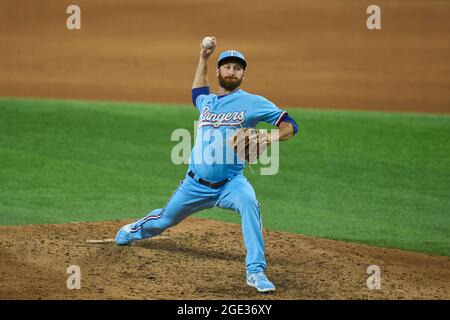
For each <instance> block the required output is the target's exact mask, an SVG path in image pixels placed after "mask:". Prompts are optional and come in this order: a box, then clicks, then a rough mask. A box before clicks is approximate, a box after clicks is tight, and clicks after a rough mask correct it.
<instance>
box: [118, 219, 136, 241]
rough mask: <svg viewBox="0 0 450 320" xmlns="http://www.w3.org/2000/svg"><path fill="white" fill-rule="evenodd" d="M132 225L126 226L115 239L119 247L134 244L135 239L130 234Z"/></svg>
mask: <svg viewBox="0 0 450 320" xmlns="http://www.w3.org/2000/svg"><path fill="white" fill-rule="evenodd" d="M131 225H132V223H130V224H126V225H124V226H123V227H122V228H120V230H119V231H118V232H117V234H116V239H115V240H116V244H117V245H119V246H128V245H131V244H133V241H134V239H133V238H132V237H131V233H130V230H131Z"/></svg>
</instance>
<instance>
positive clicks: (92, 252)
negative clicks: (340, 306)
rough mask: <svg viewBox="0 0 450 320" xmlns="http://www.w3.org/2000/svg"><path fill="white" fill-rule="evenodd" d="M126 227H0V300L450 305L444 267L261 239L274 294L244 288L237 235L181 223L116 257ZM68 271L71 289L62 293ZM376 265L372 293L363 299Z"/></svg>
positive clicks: (290, 239)
mask: <svg viewBox="0 0 450 320" xmlns="http://www.w3.org/2000/svg"><path fill="white" fill-rule="evenodd" d="M127 222H128V223H129V222H130V221H122V222H119V221H110V222H84V223H69V224H60V225H24V226H18V227H12V226H2V227H0V255H1V257H2V258H1V259H0V272H1V273H0V281H1V283H2V285H1V287H0V299H450V259H449V258H448V257H438V256H430V255H425V254H420V253H413V252H405V251H400V250H393V249H380V248H376V247H369V246H365V245H357V244H351V243H346V242H340V241H331V240H324V239H317V238H311V237H305V236H302V235H295V234H287V233H282V232H272V231H265V232H264V236H265V241H266V252H267V262H268V270H267V274H268V276H269V277H270V278H271V279H272V280H273V281H274V282H275V284H276V286H277V291H276V292H275V293H274V294H259V293H257V292H256V290H255V289H253V288H250V287H247V285H246V283H245V263H244V261H245V250H244V245H243V242H242V236H241V230H240V226H239V225H236V224H231V223H225V222H216V221H210V220H206V219H199V218H188V219H186V220H184V221H183V222H182V223H180V224H179V225H178V226H176V227H174V228H172V229H169V230H167V231H166V232H165V233H163V235H162V236H160V237H156V238H153V239H147V240H143V241H140V242H137V243H136V244H135V245H133V246H126V247H119V246H116V245H115V244H114V243H105V244H88V243H86V240H91V239H108V238H113V237H114V235H115V233H116V232H117V230H118V228H119V227H120V226H122V225H123V224H124V223H127ZM70 265H78V266H79V267H80V271H81V289H79V290H76V289H75V290H69V289H67V287H66V281H67V278H68V277H69V274H67V273H66V270H67V268H68V267H69V266H70ZM370 265H378V266H379V267H380V271H381V289H379V290H369V289H368V288H367V284H366V281H367V278H368V277H369V275H368V274H367V273H366V272H367V267H368V266H370Z"/></svg>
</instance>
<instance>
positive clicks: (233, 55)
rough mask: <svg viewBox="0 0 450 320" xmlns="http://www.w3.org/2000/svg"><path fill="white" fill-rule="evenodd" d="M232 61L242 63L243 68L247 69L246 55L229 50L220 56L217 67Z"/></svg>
mask: <svg viewBox="0 0 450 320" xmlns="http://www.w3.org/2000/svg"><path fill="white" fill-rule="evenodd" d="M230 60H238V61H239V62H241V63H242V66H243V67H244V70H245V67H247V61H245V57H244V55H243V54H242V53H240V52H239V51H236V50H227V51H224V52H222V53H221V54H220V55H219V59H218V60H217V67H220V66H221V65H223V64H224V63H226V62H228V61H230Z"/></svg>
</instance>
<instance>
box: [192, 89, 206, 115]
mask: <svg viewBox="0 0 450 320" xmlns="http://www.w3.org/2000/svg"><path fill="white" fill-rule="evenodd" d="M208 95H209V87H199V88H193V89H192V103H193V104H194V106H195V107H196V108H197V109H198V110H201V106H202V103H203V102H204V100H205V99H206V97H208Z"/></svg>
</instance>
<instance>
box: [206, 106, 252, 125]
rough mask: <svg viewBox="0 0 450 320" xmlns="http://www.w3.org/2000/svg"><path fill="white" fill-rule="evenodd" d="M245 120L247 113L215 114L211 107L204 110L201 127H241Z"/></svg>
mask: <svg viewBox="0 0 450 320" xmlns="http://www.w3.org/2000/svg"><path fill="white" fill-rule="evenodd" d="M244 119H245V111H235V112H221V113H214V112H210V111H209V107H205V108H203V110H202V114H201V118H200V124H199V127H204V126H213V127H214V128H218V127H220V126H241V125H242V123H243V122H244Z"/></svg>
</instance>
